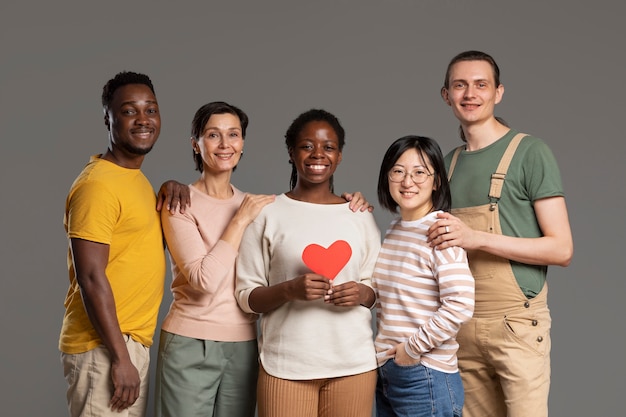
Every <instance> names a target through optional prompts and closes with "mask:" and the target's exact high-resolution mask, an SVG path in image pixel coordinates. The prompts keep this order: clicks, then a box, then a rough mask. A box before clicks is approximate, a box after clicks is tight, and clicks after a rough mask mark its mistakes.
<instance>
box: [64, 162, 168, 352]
mask: <svg viewBox="0 0 626 417" xmlns="http://www.w3.org/2000/svg"><path fill="white" fill-rule="evenodd" d="M155 207H156V196H155V193H154V190H153V188H152V186H151V184H150V182H149V181H148V179H147V178H146V177H145V176H144V175H143V173H142V172H141V171H140V170H139V169H127V168H123V167H120V166H118V165H116V164H114V163H112V162H109V161H106V160H102V159H100V157H99V156H98V155H96V156H92V157H91V159H90V161H89V163H88V164H87V166H86V167H85V168H84V169H83V171H82V172H81V174H80V175H79V176H78V178H76V180H75V181H74V184H72V187H71V189H70V192H69V194H68V197H67V200H66V205H65V217H64V224H65V230H66V232H67V237H68V239H69V238H80V239H85V240H89V241H92V242H98V243H103V244H107V245H109V262H108V264H107V267H106V270H105V272H106V275H107V278H108V280H109V283H110V285H111V289H112V291H113V296H114V298H115V306H116V311H117V318H118V322H119V324H120V328H121V330H122V333H124V334H128V335H130V336H131V337H132V338H133V340H135V341H137V342H139V343H142V344H143V345H145V346H150V345H152V337H153V336H154V330H155V328H156V323H157V316H158V312H159V306H160V304H161V299H162V297H163V285H164V281H165V252H164V245H163V235H162V232H161V223H160V216H159V213H158V212H157V211H156V209H155ZM67 262H68V269H69V280H70V285H69V289H68V292H67V296H66V298H65V315H64V317H63V327H62V329H61V336H60V339H59V349H60V350H61V351H62V352H65V353H82V352H86V351H88V350H90V349H93V348H95V347H96V346H98V345H100V344H101V343H102V342H101V340H100V338H99V336H98V334H97V332H96V331H95V329H94V328H93V325H92V324H91V321H90V320H89V318H88V316H87V313H86V311H85V308H84V305H83V301H82V298H81V294H80V288H79V286H78V283H77V281H76V274H75V270H74V265H73V261H72V256H71V253H70V252H69V251H68V258H67Z"/></svg>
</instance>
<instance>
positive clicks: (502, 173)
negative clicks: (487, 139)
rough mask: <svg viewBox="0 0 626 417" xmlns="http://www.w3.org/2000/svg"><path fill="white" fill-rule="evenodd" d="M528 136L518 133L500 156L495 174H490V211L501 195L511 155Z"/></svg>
mask: <svg viewBox="0 0 626 417" xmlns="http://www.w3.org/2000/svg"><path fill="white" fill-rule="evenodd" d="M525 136H528V135H527V134H526V133H518V134H517V135H515V137H514V138H513V139H512V140H511V142H510V143H509V146H508V147H507V148H506V151H505V152H504V155H502V159H500V163H499V164H498V168H496V172H494V173H493V174H491V187H490V188H489V199H490V200H491V207H490V210H492V211H493V210H494V209H495V205H496V204H497V203H498V200H499V199H500V196H501V194H502V187H503V186H504V179H505V178H506V173H507V171H508V170H509V165H510V164H511V160H512V159H513V155H514V154H515V151H516V150H517V146H518V145H519V143H520V142H521V141H522V139H523V138H524V137H525Z"/></svg>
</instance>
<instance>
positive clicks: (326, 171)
mask: <svg viewBox="0 0 626 417" xmlns="http://www.w3.org/2000/svg"><path fill="white" fill-rule="evenodd" d="M289 157H290V158H291V161H292V162H293V164H294V166H295V167H296V170H297V171H298V183H299V184H303V183H310V184H320V183H324V182H328V181H330V177H331V176H332V175H333V173H334V172H335V170H336V169H337V166H338V165H339V163H340V162H341V151H340V150H339V138H338V137H337V134H336V133H335V130H334V129H333V128H332V126H331V125H330V124H329V123H328V122H324V121H312V122H309V123H307V124H306V125H304V127H303V129H302V131H301V132H300V133H299V134H298V137H297V139H296V141H295V144H294V147H293V149H290V150H289Z"/></svg>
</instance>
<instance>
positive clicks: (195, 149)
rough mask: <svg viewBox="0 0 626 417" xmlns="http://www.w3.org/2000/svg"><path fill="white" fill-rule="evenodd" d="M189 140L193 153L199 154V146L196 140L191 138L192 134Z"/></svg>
mask: <svg viewBox="0 0 626 417" xmlns="http://www.w3.org/2000/svg"><path fill="white" fill-rule="evenodd" d="M189 140H190V141H191V149H193V153H195V154H199V153H200V147H199V146H198V142H196V140H195V139H194V138H193V136H192V137H191V138H190V139H189Z"/></svg>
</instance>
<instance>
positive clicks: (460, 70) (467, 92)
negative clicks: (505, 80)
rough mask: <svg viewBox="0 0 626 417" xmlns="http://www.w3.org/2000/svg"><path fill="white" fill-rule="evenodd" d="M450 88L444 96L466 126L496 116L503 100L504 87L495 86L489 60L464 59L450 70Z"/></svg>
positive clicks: (445, 91)
mask: <svg viewBox="0 0 626 417" xmlns="http://www.w3.org/2000/svg"><path fill="white" fill-rule="evenodd" d="M448 81H449V88H447V89H446V88H444V89H443V90H442V91H441V95H442V97H443V99H444V101H445V102H446V103H447V104H448V105H449V106H450V107H452V112H453V113H454V115H455V116H456V118H457V119H459V121H460V122H461V124H462V125H471V124H476V123H478V124H479V123H480V122H483V121H486V120H488V119H491V118H492V117H493V113H494V108H495V106H496V104H498V103H499V102H500V100H502V95H503V94H504V87H503V86H502V85H495V78H494V75H493V69H492V68H491V65H490V64H489V63H488V62H487V61H460V62H457V63H456V64H454V65H453V66H452V68H451V69H450V79H449V80H448Z"/></svg>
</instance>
